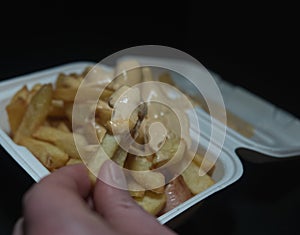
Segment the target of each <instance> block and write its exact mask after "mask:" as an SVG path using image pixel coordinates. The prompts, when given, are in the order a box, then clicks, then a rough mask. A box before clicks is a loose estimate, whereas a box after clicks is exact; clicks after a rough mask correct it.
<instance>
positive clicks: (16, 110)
mask: <svg viewBox="0 0 300 235" xmlns="http://www.w3.org/2000/svg"><path fill="white" fill-rule="evenodd" d="M28 95H29V91H28V89H27V86H23V87H22V88H21V89H20V90H19V91H18V92H17V93H16V94H15V95H14V96H13V98H12V99H11V101H10V103H9V104H8V105H7V106H6V112H7V116H8V121H9V125H10V130H11V134H12V136H14V134H15V133H16V131H17V129H18V127H19V125H20V123H21V121H22V118H23V116H24V114H25V112H26V109H27V97H28Z"/></svg>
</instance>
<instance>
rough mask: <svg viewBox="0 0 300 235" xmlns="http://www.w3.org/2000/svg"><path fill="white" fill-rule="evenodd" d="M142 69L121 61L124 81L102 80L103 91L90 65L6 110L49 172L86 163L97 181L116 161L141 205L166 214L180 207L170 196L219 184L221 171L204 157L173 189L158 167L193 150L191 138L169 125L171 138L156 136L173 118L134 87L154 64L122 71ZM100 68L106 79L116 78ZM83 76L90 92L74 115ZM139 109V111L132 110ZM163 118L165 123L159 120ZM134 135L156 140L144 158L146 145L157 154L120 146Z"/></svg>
mask: <svg viewBox="0 0 300 235" xmlns="http://www.w3.org/2000/svg"><path fill="white" fill-rule="evenodd" d="M135 65H137V63H133V62H130V63H124V62H122V64H121V65H120V66H118V67H117V69H116V72H115V74H118V75H119V77H118V78H117V79H116V80H114V81H113V82H112V83H111V84H105V85H107V86H105V87H104V86H103V84H104V83H99V84H102V85H101V86H102V87H98V85H99V84H98V83H97V82H93V81H92V79H95V78H97V79H98V77H99V76H100V75H99V76H98V75H97V73H96V72H95V71H93V72H92V74H91V75H90V76H88V75H89V71H91V70H92V69H91V68H86V70H84V71H83V72H82V73H81V74H80V73H78V74H76V73H72V74H64V73H60V74H59V75H58V77H57V79H56V81H55V82H54V84H36V85H35V86H33V87H32V88H31V89H28V87H27V86H23V87H22V88H21V89H20V90H19V91H18V92H16V94H15V95H14V96H13V97H12V99H11V101H10V103H9V104H8V105H7V107H6V111H7V114H8V120H9V124H10V129H11V137H12V139H13V140H14V141H15V142H16V143H17V144H19V145H22V146H24V147H26V148H27V149H28V150H29V151H30V152H31V153H32V154H33V155H34V156H35V157H36V158H37V159H38V160H39V161H40V162H41V163H42V164H43V165H44V166H45V167H46V168H47V169H48V170H49V171H50V172H52V171H54V170H56V169H58V168H60V167H63V166H66V165H73V164H80V163H81V164H83V163H84V164H85V165H86V166H87V167H88V169H89V170H90V171H89V172H90V173H89V176H90V180H91V182H92V183H93V184H95V182H96V179H97V178H96V175H97V174H98V172H99V169H100V168H101V166H102V164H103V163H104V162H105V161H106V160H107V159H111V160H112V161H114V162H115V163H117V164H118V165H119V166H120V167H124V168H125V169H126V170H128V171H129V172H130V173H129V174H127V175H126V178H127V186H128V191H129V193H130V195H131V196H132V197H133V198H134V200H135V201H136V202H137V203H138V204H139V205H140V206H141V207H143V208H144V209H145V210H146V211H148V212H149V213H150V214H152V215H160V214H161V213H165V212H167V211H168V210H169V209H172V208H174V207H175V204H174V203H173V204H172V203H171V204H170V201H169V200H171V199H170V197H169V196H168V192H169V191H170V192H172V193H178V194H179V193H181V192H184V193H185V196H181V197H180V196H179V197H176V198H177V199H178V200H177V202H176V203H178V204H179V203H181V202H183V201H184V200H187V199H188V198H190V196H191V195H195V194H198V193H200V192H202V191H204V190H205V189H207V188H208V187H210V186H211V185H213V184H214V181H213V179H212V178H211V174H212V173H213V170H214V168H209V167H211V166H212V165H213V163H211V162H209V161H207V160H206V159H204V157H203V154H202V153H198V154H196V155H195V157H193V161H192V162H191V163H190V165H189V166H188V167H187V168H186V169H185V171H184V172H183V173H182V174H181V175H179V177H180V178H177V179H173V181H172V184H169V187H166V184H168V182H166V176H165V175H164V174H163V172H160V171H159V170H158V169H159V168H160V167H161V166H164V165H165V164H167V163H169V162H170V161H171V160H172V162H171V163H172V164H174V165H175V164H177V163H180V162H181V161H182V160H183V159H184V158H185V156H187V155H189V154H191V153H189V152H188V151H189V150H188V144H187V142H186V141H185V139H183V138H181V137H180V136H177V135H178V130H177V129H178V128H177V129H176V128H175V129H171V127H167V130H166V133H164V132H163V131H162V132H161V133H164V134H161V133H160V132H159V131H161V129H160V127H161V125H157V126H156V129H155V128H154V129H151V131H153V132H152V134H153V135H150V125H152V124H153V123H157V122H161V123H162V122H168V121H170V120H171V119H174V118H173V116H172V117H171V116H170V115H171V112H170V110H169V109H168V108H166V107H165V106H162V105H160V104H158V103H153V104H150V103H149V104H148V103H146V102H145V103H143V104H141V103H140V101H141V99H142V94H141V92H140V91H139V90H137V89H135V88H133V89H131V90H129V89H130V88H131V86H132V85H135V84H137V83H139V82H140V81H152V80H153V79H154V77H153V74H152V71H151V69H150V68H147V67H144V68H142V69H139V68H134V69H133V70H131V71H129V72H127V73H122V69H123V68H125V67H128V66H129V67H130V68H131V67H132V66H135ZM99 71H101V76H109V75H110V73H105V72H104V71H102V70H99ZM84 79H88V80H89V81H88V82H89V83H88V84H87V85H86V86H84V87H83V88H82V90H81V91H82V92H83V94H84V95H83V96H80V97H79V99H78V100H76V101H77V103H76V105H77V106H76V107H77V108H78V109H77V111H76V114H74V113H73V109H74V107H75V105H74V100H75V99H76V97H77V92H78V89H79V88H80V89H81V84H82V82H83V81H84ZM108 80H109V79H108ZM159 81H162V82H164V83H168V84H170V85H173V83H172V79H171V77H170V75H169V74H163V75H162V76H161V77H159ZM97 84H98V85H97ZM99 90H102V91H103V92H102V94H101V95H100V96H97V97H98V101H97V102H96V103H92V102H89V101H90V100H89V99H90V98H91V97H95V95H97V94H98V92H99ZM127 91H129V92H128V93H127ZM143 92H146V90H142V93H143ZM124 94H125V96H123V95H124ZM118 105H121V107H122V112H121V113H119V116H117V113H116V107H117V106H118ZM124 105H125V106H124ZM126 105H127V106H126ZM135 105H137V106H135ZM132 107H136V108H135V109H130V108H132ZM128 110H131V111H132V112H131V114H130V115H129V116H128V115H126V114H127V113H126V112H128ZM173 115H174V114H173ZM156 116H159V118H158V119H155V118H154V117H156ZM172 123H173V122H172ZM164 126H167V125H164ZM152 127H153V126H152ZM128 130H129V132H130V133H129V135H130V136H131V138H132V139H133V140H134V141H135V142H136V143H138V144H140V145H143V144H147V143H149V146H148V147H145V148H144V149H141V150H139V151H141V153H142V152H143V151H146V149H147V148H149V149H152V150H155V152H154V153H151V154H149V155H146V156H143V155H142V154H141V155H139V154H138V153H136V154H132V153H130V152H127V151H126V150H125V149H123V146H122V144H120V143H122V141H123V140H127V139H128V135H126V131H128ZM114 135H116V136H114ZM151 138H152V139H151ZM129 147H131V146H129ZM129 149H130V148H129ZM200 166H201V167H202V168H200ZM208 169H210V171H209V172H208V174H204V175H203V176H199V172H201V173H203V172H202V171H206V170H208ZM169 173H170V172H169ZM180 191H181V192H180ZM176 205H177V204H176Z"/></svg>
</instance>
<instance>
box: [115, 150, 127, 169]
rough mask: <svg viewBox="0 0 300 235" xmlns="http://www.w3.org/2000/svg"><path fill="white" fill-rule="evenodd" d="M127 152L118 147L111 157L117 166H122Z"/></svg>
mask: <svg viewBox="0 0 300 235" xmlns="http://www.w3.org/2000/svg"><path fill="white" fill-rule="evenodd" d="M127 154H128V153H127V151H125V150H124V149H122V148H121V147H119V148H118V149H117V151H116V152H115V153H114V155H113V157H112V158H111V159H112V160H113V161H114V162H115V163H117V164H118V165H119V166H121V167H123V166H124V164H125V161H126V159H127Z"/></svg>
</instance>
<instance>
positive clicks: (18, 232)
mask: <svg viewBox="0 0 300 235" xmlns="http://www.w3.org/2000/svg"><path fill="white" fill-rule="evenodd" d="M23 221H24V218H23V217H22V218H20V219H18V221H17V222H16V224H15V226H14V229H13V232H12V235H23V234H24V233H23Z"/></svg>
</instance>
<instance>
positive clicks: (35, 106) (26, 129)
mask: <svg viewBox="0 0 300 235" xmlns="http://www.w3.org/2000/svg"><path fill="white" fill-rule="evenodd" d="M51 100H52V85H51V84H45V85H43V86H42V87H41V88H40V89H39V90H38V91H37V92H36V94H35V95H34V96H33V97H32V99H31V101H30V103H29V104H28V107H27V110H26V112H25V114H24V117H23V119H22V122H21V124H20V126H19V128H18V129H17V131H16V134H15V136H14V141H15V142H16V143H19V141H20V140H21V138H23V137H27V136H30V135H31V134H32V133H33V132H34V131H35V130H36V129H37V127H39V126H40V125H41V124H42V123H43V122H44V121H45V119H46V117H47V115H48V110H49V108H50V105H51Z"/></svg>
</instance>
